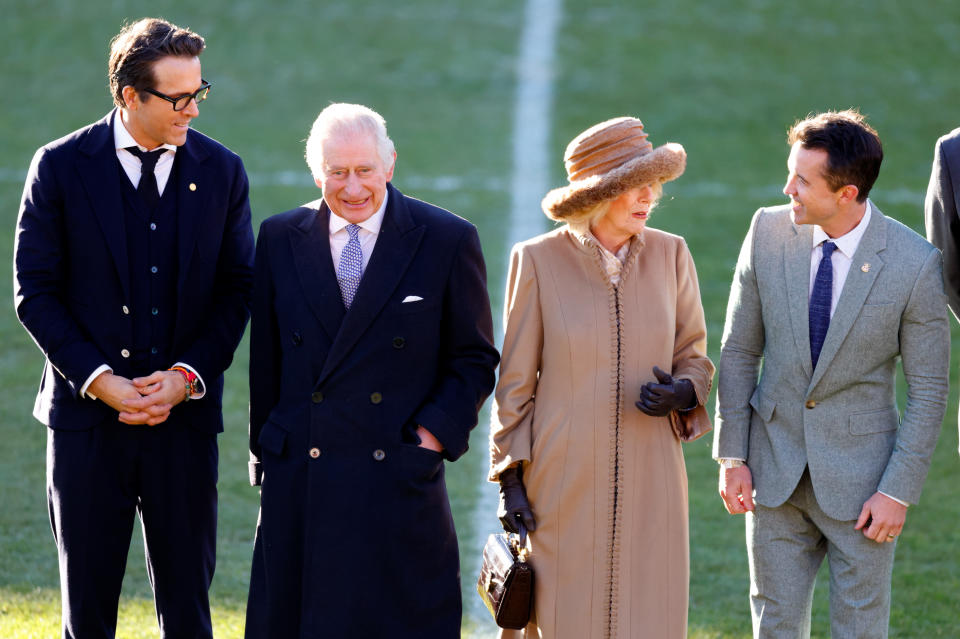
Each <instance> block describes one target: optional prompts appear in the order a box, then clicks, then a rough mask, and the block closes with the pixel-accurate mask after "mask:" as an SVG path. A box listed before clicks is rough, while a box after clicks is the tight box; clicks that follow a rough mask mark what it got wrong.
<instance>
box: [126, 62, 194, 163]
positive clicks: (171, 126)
mask: <svg viewBox="0 0 960 639" xmlns="http://www.w3.org/2000/svg"><path fill="white" fill-rule="evenodd" d="M153 79H154V85H153V86H152V87H150V88H152V89H153V90H155V91H158V92H160V93H163V94H164V95H168V96H170V97H171V98H176V97H179V96H181V95H188V94H191V93H193V92H194V91H196V90H197V89H199V88H200V86H201V84H203V80H201V79H200V58H197V57H180V56H167V57H165V58H160V59H159V60H157V61H156V62H154V63H153ZM123 101H124V104H125V107H124V110H123V123H124V125H126V127H127V130H128V131H129V132H130V135H132V136H133V139H134V140H136V141H137V143H138V144H140V145H141V146H144V147H146V148H147V149H155V148H157V147H158V146H161V145H163V144H173V145H174V146H181V145H183V144H184V143H185V142H186V141H187V131H189V130H190V121H191V120H193V118H195V117H197V116H198V115H200V109H199V108H197V103H196V101H194V100H190V104H189V105H188V106H187V107H186V108H185V109H183V110H182V111H174V110H173V105H172V104H170V103H169V102H167V101H166V100H163V99H161V98H158V97H157V96H155V95H150V94H149V93H147V92H146V91H144V92H143V93H137V91H136V89H134V88H133V87H132V86H126V87H124V88H123Z"/></svg>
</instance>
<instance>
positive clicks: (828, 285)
mask: <svg viewBox="0 0 960 639" xmlns="http://www.w3.org/2000/svg"><path fill="white" fill-rule="evenodd" d="M822 246H823V257H822V258H821V259H820V266H819V267H818V268H817V276H816V277H815V278H814V280H813V291H812V292H811V294H810V358H811V360H812V361H813V367H814V368H816V367H817V360H818V359H820V349H821V348H823V340H824V338H825V337H826V336H827V329H828V328H830V302H831V300H832V298H833V260H831V259H830V256H831V254H832V253H833V251H834V250H835V249H836V248H837V245H836V244H834V243H833V242H831V241H829V240H827V241H826V242H824V243H823V244H822Z"/></svg>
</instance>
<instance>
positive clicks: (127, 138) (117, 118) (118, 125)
mask: <svg viewBox="0 0 960 639" xmlns="http://www.w3.org/2000/svg"><path fill="white" fill-rule="evenodd" d="M113 146H114V148H117V149H126V148H127V147H128V146H135V147H138V148H139V149H140V150H141V151H153V149H148V148H147V147H145V146H142V145H141V144H140V143H138V142H137V141H136V140H134V139H133V136H132V135H130V131H128V130H127V125H125V124H124V123H123V112H122V111H121V110H120V109H117V111H116V113H115V114H114V116H113ZM158 148H164V149H167V150H168V151H173V152H174V153H176V152H177V147H176V146H174V145H173V144H163V145H161V147H158Z"/></svg>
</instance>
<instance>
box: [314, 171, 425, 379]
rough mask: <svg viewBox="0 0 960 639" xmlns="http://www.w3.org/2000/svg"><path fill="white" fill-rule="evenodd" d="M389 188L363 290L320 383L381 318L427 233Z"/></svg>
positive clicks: (329, 356)
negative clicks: (377, 318)
mask: <svg viewBox="0 0 960 639" xmlns="http://www.w3.org/2000/svg"><path fill="white" fill-rule="evenodd" d="M387 189H388V192H389V197H388V199H387V210H386V212H385V214H384V216H383V225H382V226H381V227H380V235H379V236H378V237H377V243H376V245H375V246H374V248H373V254H372V255H371V256H370V263H369V264H368V265H367V268H366V270H365V271H364V273H363V279H362V280H360V287H359V288H358V289H357V293H356V295H355V296H354V298H353V304H352V305H351V306H350V310H349V311H347V313H346V316H345V317H344V318H343V322H342V324H341V325H340V332H339V333H338V335H337V339H336V340H335V341H334V343H333V346H332V347H331V348H330V353H329V354H328V356H327V361H326V362H324V365H323V371H322V372H321V373H320V380H318V383H319V382H320V381H322V380H323V379H324V378H326V377H327V375H329V374H330V372H331V371H332V370H333V369H334V368H335V367H336V366H337V365H338V364H339V363H340V361H341V360H342V359H343V357H344V356H345V355H346V354H347V353H348V352H350V349H352V348H353V346H354V345H355V344H356V343H357V340H359V339H360V336H361V335H363V333H364V332H365V331H366V330H367V328H369V327H370V324H372V323H373V321H374V320H375V319H376V317H377V315H379V313H380V311H381V310H382V309H383V307H384V305H385V304H386V303H387V300H389V299H390V296H391V295H392V294H393V292H394V291H395V290H396V288H397V285H399V283H400V280H401V278H402V277H403V275H404V273H405V272H406V270H407V267H409V265H410V262H411V260H412V259H413V256H414V255H415V254H416V252H417V248H418V247H419V245H420V240H421V239H422V238H423V233H424V231H425V230H426V229H425V228H424V227H423V226H422V225H421V226H416V225H415V223H414V221H413V218H412V217H411V216H410V212H409V211H408V210H407V205H406V202H405V200H404V196H403V194H402V193H400V191H398V190H397V189H395V188H394V187H393V186H392V185H389V184H388V185H387ZM326 254H327V255H328V256H329V254H330V251H329V250H327V252H326ZM328 261H329V260H328ZM331 271H332V263H331ZM330 279H331V281H332V282H333V285H334V287H336V288H337V295H338V296H339V286H338V285H337V284H336V276H331V278H330ZM338 300H339V297H338ZM341 308H342V305H341Z"/></svg>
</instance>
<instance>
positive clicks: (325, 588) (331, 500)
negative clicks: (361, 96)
mask: <svg viewBox="0 0 960 639" xmlns="http://www.w3.org/2000/svg"><path fill="white" fill-rule="evenodd" d="M306 156H307V163H308V164H309V166H310V170H311V172H312V173H313V176H314V179H315V180H316V183H317V186H318V187H320V189H321V190H322V193H323V197H322V198H321V199H318V200H316V201H314V202H310V203H309V204H305V205H303V206H300V207H298V208H295V209H293V210H291V211H287V212H286V213H281V214H279V215H275V216H273V217H271V218H269V219H268V220H267V221H265V222H264V223H263V225H262V226H261V227H260V235H259V237H258V239H257V257H256V268H255V273H256V274H255V283H254V303H253V315H252V320H251V338H250V456H251V462H250V470H251V482H252V483H253V484H254V485H259V486H260V487H261V498H260V519H259V522H258V525H257V536H256V545H255V548H254V556H253V571H252V576H251V580H250V581H251V583H250V597H249V601H248V604H247V626H246V636H247V637H248V638H251V639H254V638H264V639H267V638H271V639H272V638H275V637H308V636H309V637H321V636H322V637H364V638H365V639H374V638H377V637H384V638H387V637H389V638H391V639H401V638H404V637H409V638H411V639H412V638H421V637H430V638H431V639H434V638H435V639H444V638H446V639H454V638H458V637H460V618H461V595H460V563H459V557H458V551H457V538H456V533H455V531H454V528H453V519H452V517H451V513H450V504H449V500H448V497H447V489H446V483H445V480H444V465H445V462H446V461H454V460H456V459H458V458H459V457H460V456H461V455H463V454H464V453H465V452H466V450H467V443H468V438H469V435H470V430H471V429H472V428H473V427H474V426H476V424H477V412H478V411H479V409H480V406H481V404H483V401H484V400H485V399H486V397H487V396H488V395H489V394H490V392H491V391H492V390H493V385H494V371H495V369H496V366H497V362H498V360H499V356H498V354H497V351H496V349H495V348H494V347H493V322H492V319H491V315H490V302H489V299H488V296H487V288H486V270H485V266H484V262H483V255H482V253H481V251H480V239H479V236H478V234H477V230H476V228H475V227H474V226H473V225H472V224H470V223H469V222H467V221H466V220H464V219H462V218H460V217H457V216H456V215H453V214H452V213H450V212H448V211H444V210H443V209H440V208H437V207H435V206H432V205H430V204H427V203H425V202H421V201H419V200H415V199H413V198H411V197H407V196H406V195H404V194H403V193H401V192H400V191H399V190H398V189H397V188H396V187H394V186H393V185H392V184H391V183H390V182H391V179H392V178H393V171H394V166H395V161H396V152H395V151H394V146H393V142H392V141H391V140H390V138H389V137H388V136H387V129H386V123H385V122H384V120H383V118H382V117H381V116H380V115H379V114H378V113H376V112H374V111H372V110H371V109H369V108H367V107H364V106H360V105H355V104H332V105H330V106H328V107H327V108H325V109H324V110H323V111H322V112H321V113H320V115H319V116H318V117H317V119H316V121H315V122H314V124H313V129H312V130H311V132H310V137H309V138H308V140H307V152H306Z"/></svg>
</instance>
